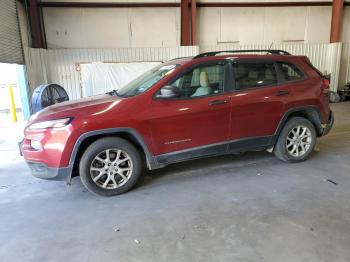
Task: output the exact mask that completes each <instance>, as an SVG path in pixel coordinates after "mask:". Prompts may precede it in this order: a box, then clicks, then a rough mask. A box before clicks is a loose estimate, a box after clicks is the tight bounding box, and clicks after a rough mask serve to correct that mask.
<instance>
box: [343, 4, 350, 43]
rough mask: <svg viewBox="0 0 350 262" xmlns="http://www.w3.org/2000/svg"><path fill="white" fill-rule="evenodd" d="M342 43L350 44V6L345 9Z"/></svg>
mask: <svg viewBox="0 0 350 262" xmlns="http://www.w3.org/2000/svg"><path fill="white" fill-rule="evenodd" d="M342 41H343V42H347V43H350V6H345V7H344V16H343V27H342Z"/></svg>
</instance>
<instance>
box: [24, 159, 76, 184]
mask: <svg viewBox="0 0 350 262" xmlns="http://www.w3.org/2000/svg"><path fill="white" fill-rule="evenodd" d="M27 164H28V166H29V169H30V172H31V174H32V175H33V176H35V177H37V178H41V179H48V180H57V181H67V182H69V181H70V178H71V172H72V169H71V168H70V167H63V168H52V167H48V166H47V165H45V164H44V163H40V162H31V161H27Z"/></svg>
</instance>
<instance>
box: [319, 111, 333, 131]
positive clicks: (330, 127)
mask: <svg viewBox="0 0 350 262" xmlns="http://www.w3.org/2000/svg"><path fill="white" fill-rule="evenodd" d="M333 123H334V114H333V111H331V112H330V114H329V120H328V123H327V124H325V125H323V131H322V136H325V135H327V134H328V133H329V132H330V131H331V129H332V126H333Z"/></svg>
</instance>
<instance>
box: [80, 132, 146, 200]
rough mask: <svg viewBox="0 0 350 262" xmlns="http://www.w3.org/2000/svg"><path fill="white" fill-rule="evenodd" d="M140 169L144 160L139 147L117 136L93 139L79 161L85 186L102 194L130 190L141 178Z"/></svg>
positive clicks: (112, 194)
mask: <svg viewBox="0 0 350 262" xmlns="http://www.w3.org/2000/svg"><path fill="white" fill-rule="evenodd" d="M107 155H108V157H107ZM117 158H118V159H117ZM141 170H142V161H141V156H140V153H139V152H138V150H137V149H136V148H135V147H134V146H133V145H132V144H131V143H129V142H128V141H126V140H125V139H122V138H118V137H108V138H101V139H99V140H97V141H95V142H93V143H92V144H91V145H90V146H89V147H88V148H87V149H86V150H85V152H84V153H83V155H82V157H81V160H80V163H79V172H80V179H81V181H82V183H83V185H84V186H85V187H86V188H87V189H88V190H89V191H90V192H92V193H94V194H97V195H99V196H115V195H119V194H122V193H125V192H127V191H129V190H130V189H131V188H132V187H133V186H135V184H136V183H137V181H138V180H139V177H140V175H141ZM94 180H96V182H94ZM107 180H108V181H107Z"/></svg>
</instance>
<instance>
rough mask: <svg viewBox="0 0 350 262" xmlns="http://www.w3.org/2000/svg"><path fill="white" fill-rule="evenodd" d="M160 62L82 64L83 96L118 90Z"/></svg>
mask: <svg viewBox="0 0 350 262" xmlns="http://www.w3.org/2000/svg"><path fill="white" fill-rule="evenodd" d="M159 64H160V62H140V63H100V62H94V63H91V64H81V65H80V70H81V71H80V72H81V81H82V96H83V97H86V96H92V95H98V94H104V93H106V92H108V91H111V90H113V89H116V90H118V89H119V88H121V87H123V86H124V85H126V84H127V83H129V82H130V81H132V80H133V79H135V78H136V77H138V76H140V75H142V74H143V73H145V72H146V71H148V70H150V69H152V68H153V67H155V66H157V65H159Z"/></svg>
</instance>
